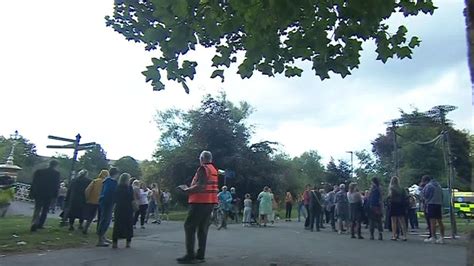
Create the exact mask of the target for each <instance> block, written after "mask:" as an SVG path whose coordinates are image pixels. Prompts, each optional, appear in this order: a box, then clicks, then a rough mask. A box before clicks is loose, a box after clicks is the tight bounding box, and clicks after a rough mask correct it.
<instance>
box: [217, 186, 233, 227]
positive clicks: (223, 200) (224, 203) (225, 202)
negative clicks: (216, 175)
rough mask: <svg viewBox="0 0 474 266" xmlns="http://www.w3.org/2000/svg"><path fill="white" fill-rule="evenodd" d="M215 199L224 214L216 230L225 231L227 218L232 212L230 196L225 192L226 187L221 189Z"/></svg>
mask: <svg viewBox="0 0 474 266" xmlns="http://www.w3.org/2000/svg"><path fill="white" fill-rule="evenodd" d="M217 199H218V200H219V205H220V208H221V210H222V211H223V213H224V217H223V219H222V223H221V225H220V226H219V228H218V229H221V228H224V229H227V216H228V215H229V212H230V211H231V210H232V194H231V193H230V192H229V191H228V190H227V186H223V187H222V191H221V192H219V194H217Z"/></svg>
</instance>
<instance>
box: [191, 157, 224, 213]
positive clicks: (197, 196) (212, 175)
mask: <svg viewBox="0 0 474 266" xmlns="http://www.w3.org/2000/svg"><path fill="white" fill-rule="evenodd" d="M203 167H204V170H206V175H207V183H206V186H205V187H204V189H203V190H201V191H195V192H191V193H189V198H188V203H209V204H216V203H217V192H219V188H218V184H217V182H218V179H217V169H216V168H215V167H214V165H212V164H204V165H203ZM197 182H198V178H197V172H196V174H195V175H194V177H193V181H192V182H191V186H193V185H195V184H196V183H197Z"/></svg>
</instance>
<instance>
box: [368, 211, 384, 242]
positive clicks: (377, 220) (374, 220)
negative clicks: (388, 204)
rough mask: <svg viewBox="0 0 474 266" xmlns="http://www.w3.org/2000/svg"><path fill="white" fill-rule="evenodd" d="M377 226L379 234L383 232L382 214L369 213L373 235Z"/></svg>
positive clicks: (370, 228)
mask: <svg viewBox="0 0 474 266" xmlns="http://www.w3.org/2000/svg"><path fill="white" fill-rule="evenodd" d="M375 227H377V230H378V231H379V234H381V233H382V232H383V226H382V216H381V215H376V214H372V213H371V214H370V215H369V231H370V236H372V237H373V236H374V231H375Z"/></svg>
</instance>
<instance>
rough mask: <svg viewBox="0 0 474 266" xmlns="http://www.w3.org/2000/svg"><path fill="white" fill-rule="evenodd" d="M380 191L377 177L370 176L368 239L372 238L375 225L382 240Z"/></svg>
mask: <svg viewBox="0 0 474 266" xmlns="http://www.w3.org/2000/svg"><path fill="white" fill-rule="evenodd" d="M382 198H383V197H382V191H381V189H380V181H379V179H378V178H376V177H374V178H372V187H371V189H370V192H369V199H368V201H369V230H370V239H371V240H374V231H375V226H377V230H378V231H379V238H378V239H379V240H382V235H383V234H382V233H383V227H382V216H383V202H382Z"/></svg>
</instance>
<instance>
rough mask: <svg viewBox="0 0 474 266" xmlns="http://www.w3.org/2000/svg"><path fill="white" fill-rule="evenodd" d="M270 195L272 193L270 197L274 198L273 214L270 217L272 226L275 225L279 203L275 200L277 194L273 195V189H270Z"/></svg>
mask: <svg viewBox="0 0 474 266" xmlns="http://www.w3.org/2000/svg"><path fill="white" fill-rule="evenodd" d="M268 193H270V196H271V197H272V212H271V214H270V216H269V220H270V222H271V223H272V224H274V223H275V213H276V210H277V209H278V202H277V200H276V199H275V194H273V192H272V189H271V188H268Z"/></svg>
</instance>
